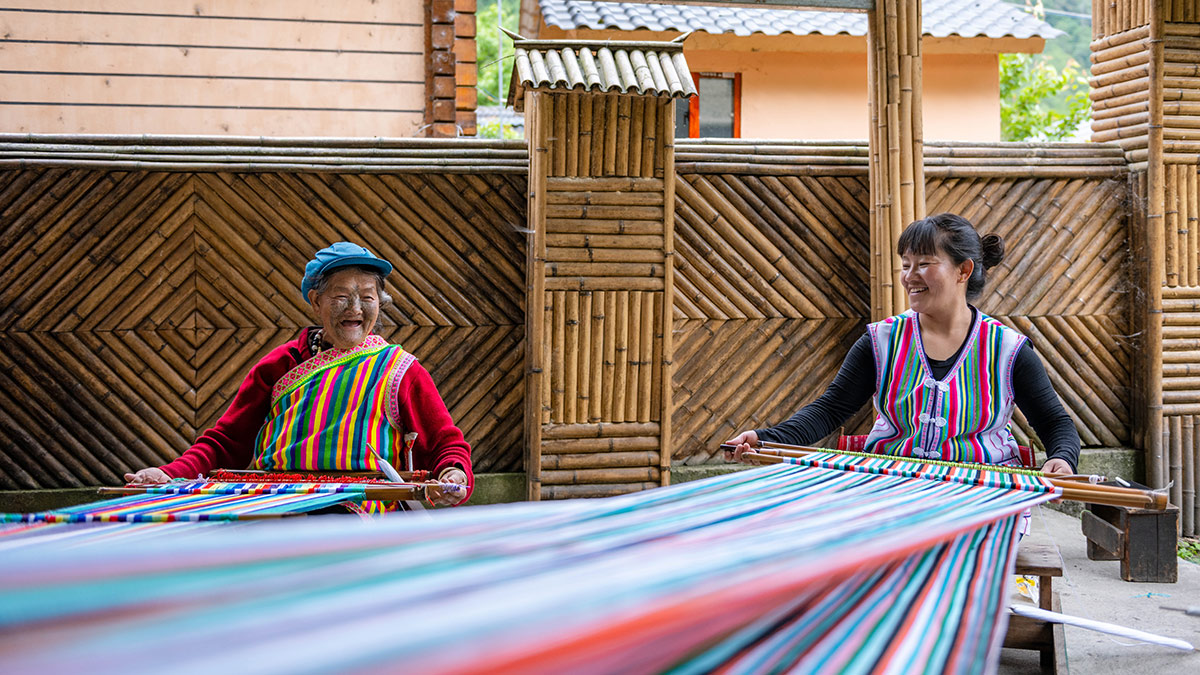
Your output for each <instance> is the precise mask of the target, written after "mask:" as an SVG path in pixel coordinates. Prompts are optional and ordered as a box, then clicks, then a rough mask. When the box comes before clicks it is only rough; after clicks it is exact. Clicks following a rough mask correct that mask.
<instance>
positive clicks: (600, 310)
mask: <svg viewBox="0 0 1200 675" xmlns="http://www.w3.org/2000/svg"><path fill="white" fill-rule="evenodd" d="M607 295H608V294H607V293H606V292H604V291H598V292H594V293H592V297H593V298H594V299H593V301H592V348H591V351H592V355H591V358H590V359H588V362H587V368H588V370H589V371H590V372H589V374H588V377H589V378H590V379H591V389H590V390H589V393H588V414H587V421H588V422H589V423H596V422H599V421H600V420H602V419H604V417H603V415H602V413H601V409H600V406H601V403H602V398H601V397H602V393H601V388H602V386H603V383H604V382H605V381H606V380H604V379H603V377H601V376H602V375H603V374H604V373H603V368H604V358H605V356H604V354H605V352H604V336H605V332H606V331H605V327H604V324H605V307H606V306H607V305H606V304H605V303H606V300H605V297H606V296H607Z"/></svg>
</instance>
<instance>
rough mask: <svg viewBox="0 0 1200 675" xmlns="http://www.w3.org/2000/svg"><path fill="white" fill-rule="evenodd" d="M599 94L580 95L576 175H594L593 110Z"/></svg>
mask: <svg viewBox="0 0 1200 675" xmlns="http://www.w3.org/2000/svg"><path fill="white" fill-rule="evenodd" d="M599 100H600V99H599V97H597V96H589V95H584V96H580V97H579V153H578V154H579V156H578V158H577V159H578V161H579V170H578V171H576V172H575V175H576V176H591V175H592V155H593V154H594V148H595V147H596V146H595V138H594V136H593V134H594V132H595V129H594V127H595V125H594V123H593V112H592V111H593V110H594V107H595V104H596V102H597V101H599Z"/></svg>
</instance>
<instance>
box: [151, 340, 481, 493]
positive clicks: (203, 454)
mask: <svg viewBox="0 0 1200 675" xmlns="http://www.w3.org/2000/svg"><path fill="white" fill-rule="evenodd" d="M309 330H311V328H305V329H303V330H301V331H300V335H299V337H297V338H296V339H295V340H293V341H291V342H288V343H286V344H283V345H280V346H278V347H276V348H275V349H273V350H271V352H270V353H269V354H267V355H266V356H265V357H263V359H262V360H261V361H259V362H258V363H256V364H255V365H254V367H253V368H251V369H250V372H249V373H248V374H247V375H246V379H244V380H242V386H241V387H239V388H238V392H237V395H236V396H234V397H233V401H232V402H231V403H230V404H229V409H228V410H226V411H225V414H224V415H221V419H219V420H217V423H216V424H214V425H213V426H212V428H211V429H209V430H207V431H205V432H204V433H202V434H200V437H199V438H197V439H196V442H195V443H194V444H193V445H192V447H190V448H188V449H187V451H186V452H184V453H183V455H181V456H180V457H179V459H176V460H175V461H173V462H171V463H170V464H166V465H164V466H162V467H161V468H162V470H163V471H165V472H166V473H167V475H168V476H171V477H174V478H195V477H196V476H198V475H204V474H207V473H208V472H209V471H211V470H213V469H243V468H246V467H247V466H250V462H251V460H253V459H254V441H255V438H257V436H258V430H259V429H260V428H262V426H263V424H265V423H266V421H267V415H268V414H269V413H270V409H271V390H272V388H273V387H274V386H275V382H276V381H278V380H279V378H281V377H283V376H284V374H285V373H287V372H288V371H289V370H291V369H292V368H295V367H296V366H297V365H299V364H301V363H303V362H304V361H306V360H308V359H309V358H311V357H312V356H313V354H312V352H311V351H309V348H308V331H309ZM398 395H399V402H400V405H399V410H400V415H401V417H402V421H403V425H402V428H403V430H404V432H405V433H408V432H416V433H417V440H416V443H415V444H414V445H413V463H414V464H415V465H416V466H414V467H413V468H415V469H427V470H429V471H432V472H433V475H434V476H436V475H438V474H439V473H441V472H442V471H443V470H444V469H447V468H450V467H454V466H457V467H458V468H460V469H462V470H463V471H465V472H466V474H467V485H468V486H469V488H470V489H474V486H475V476H474V474H473V473H472V471H471V446H469V445H467V442H466V440H465V439H464V438H463V433H462V431H461V430H459V428H458V427H456V426H455V425H454V421H453V420H451V419H450V412H449V411H448V410H446V404H445V403H444V402H443V401H442V397H441V395H440V394H438V390H437V387H436V386H434V384H433V378H431V377H430V376H429V371H427V370H425V368H424V367H422V366H421V364H420V363H418V362H414V363H413V364H412V365H411V366H410V367H409V368H408V371H407V372H406V373H405V374H404V379H402V380H401V381H400V386H399V392H398ZM468 496H469V493H468Z"/></svg>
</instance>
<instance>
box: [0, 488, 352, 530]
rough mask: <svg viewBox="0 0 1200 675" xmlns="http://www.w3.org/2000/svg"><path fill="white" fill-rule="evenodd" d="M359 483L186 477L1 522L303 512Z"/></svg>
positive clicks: (330, 502) (334, 500) (348, 496)
mask: <svg viewBox="0 0 1200 675" xmlns="http://www.w3.org/2000/svg"><path fill="white" fill-rule="evenodd" d="M363 494H364V488H363V486H362V485H361V484H359V485H341V484H323V483H290V484H257V483H209V482H205V481H191V482H184V483H168V484H166V485H163V486H159V487H152V488H148V489H147V490H146V492H145V493H143V494H136V495H129V496H128V497H119V498H117V499H109V500H106V501H102V502H95V503H92V504H83V505H81V506H73V507H70V508H65V509H58V510H55V511H47V512H44V513H4V514H0V522H5V523H12V522H24V523H90V522H99V523H171V522H177V521H197V522H199V521H210V520H218V521H224V520H238V519H239V518H245V517H247V516H263V515H285V514H290V513H305V512H308V511H315V510H317V509H322V508H325V507H327V506H334V505H336V504H341V503H344V502H347V501H362V500H363V499H364V496H363Z"/></svg>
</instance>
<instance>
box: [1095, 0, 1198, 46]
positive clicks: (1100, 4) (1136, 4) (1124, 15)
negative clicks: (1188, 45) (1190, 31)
mask: <svg viewBox="0 0 1200 675" xmlns="http://www.w3.org/2000/svg"><path fill="white" fill-rule="evenodd" d="M1188 1H1189V0H1182V2H1178V3H1176V1H1175V0H1121V1H1118V2H1113V1H1112V0H1092V38H1093V39H1099V38H1103V37H1107V36H1110V35H1115V34H1118V33H1122V32H1125V31H1129V30H1134V29H1136V28H1138V27H1140V26H1145V25H1146V24H1148V23H1150V5H1151V4H1153V3H1155V2H1157V3H1159V4H1161V3H1163V2H1166V3H1168V4H1178V5H1180V8H1179V9H1178V10H1174V11H1177V12H1178V14H1179V15H1180V16H1183V15H1184V14H1185V12H1186V10H1184V9H1183V8H1182V5H1183V4H1185V3H1187V2H1188ZM1167 20H1168V21H1184V20H1185V19H1182V18H1179V19H1176V18H1168V19H1167Z"/></svg>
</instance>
